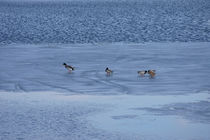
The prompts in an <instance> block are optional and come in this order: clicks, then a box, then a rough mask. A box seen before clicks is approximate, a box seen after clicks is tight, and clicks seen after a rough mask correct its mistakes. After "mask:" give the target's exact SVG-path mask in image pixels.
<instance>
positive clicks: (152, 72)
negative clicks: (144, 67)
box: [148, 70, 156, 78]
mask: <svg viewBox="0 0 210 140" xmlns="http://www.w3.org/2000/svg"><path fill="white" fill-rule="evenodd" d="M148 74H149V75H150V77H151V78H153V77H155V75H156V73H155V70H148Z"/></svg>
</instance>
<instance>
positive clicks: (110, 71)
mask: <svg viewBox="0 0 210 140" xmlns="http://www.w3.org/2000/svg"><path fill="white" fill-rule="evenodd" d="M105 72H106V74H107V75H110V74H112V73H113V71H112V70H110V69H109V68H108V67H107V68H106V69H105Z"/></svg>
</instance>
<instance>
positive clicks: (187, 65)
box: [0, 43, 210, 140]
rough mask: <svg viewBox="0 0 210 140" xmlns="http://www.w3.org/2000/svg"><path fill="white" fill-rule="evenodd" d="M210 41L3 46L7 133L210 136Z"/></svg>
mask: <svg viewBox="0 0 210 140" xmlns="http://www.w3.org/2000/svg"><path fill="white" fill-rule="evenodd" d="M209 45H210V44H209V43H143V44H123V43H115V44H82V45H79V44H77V45H76V44H69V45H68V44H66V45H64V44H46V45H18V44H15V45H3V46H1V47H0V60H1V61H0V65H1V71H0V79H1V80H0V89H1V92H0V125H1V127H0V139H8V140H13V139H19V140H20V139H21V140H22V139H34V140H35V139H41V140H42V139H43V140H45V139H55V140H58V139H60V140H65V139H74V140H82V139H85V140H87V139H89V140H92V139H96V140H103V139H104V140H107V139H113V140H117V139H121V140H134V139H136V140H156V139H157V138H158V140H168V139H171V140H182V139H184V140H200V139H202V140H209V138H210V135H209V134H210V131H209V130H210V125H209V124H210V119H209V118H210V101H209V99H210V93H209V90H210V89H209V87H210V76H209V74H208V72H209V68H210V63H209V62H210V48H209ZM63 62H66V63H67V64H70V65H72V66H74V67H75V71H73V72H72V73H69V72H68V71H67V70H66V69H65V68H64V66H63V65H62V64H63ZM107 66H108V67H110V68H111V69H112V70H114V73H113V75H111V76H107V75H106V73H105V71H104V70H105V68H106V67H107ZM148 69H155V70H156V73H157V75H156V77H155V78H149V76H148V75H146V76H145V77H140V76H138V74H137V71H138V70H148Z"/></svg>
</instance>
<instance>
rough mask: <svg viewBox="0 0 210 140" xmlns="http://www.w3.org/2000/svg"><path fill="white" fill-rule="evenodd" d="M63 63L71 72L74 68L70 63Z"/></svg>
mask: <svg viewBox="0 0 210 140" xmlns="http://www.w3.org/2000/svg"><path fill="white" fill-rule="evenodd" d="M63 65H64V66H65V68H66V69H67V70H68V71H69V72H71V71H73V70H74V67H72V66H70V65H67V64H66V63H63Z"/></svg>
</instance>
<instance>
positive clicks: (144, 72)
mask: <svg viewBox="0 0 210 140" xmlns="http://www.w3.org/2000/svg"><path fill="white" fill-rule="evenodd" d="M137 73H138V74H139V75H141V76H144V75H145V74H147V71H146V70H142V71H137Z"/></svg>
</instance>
